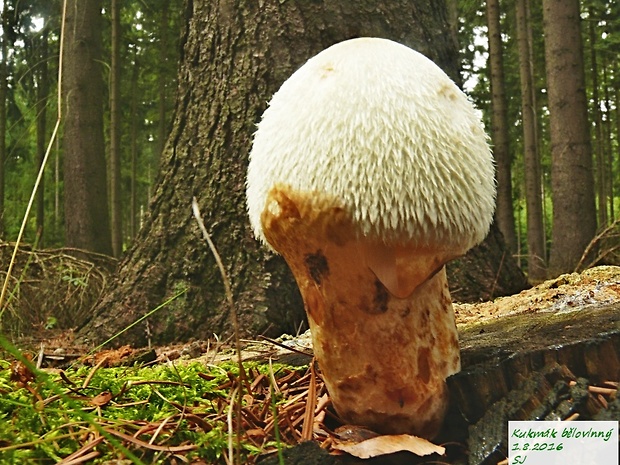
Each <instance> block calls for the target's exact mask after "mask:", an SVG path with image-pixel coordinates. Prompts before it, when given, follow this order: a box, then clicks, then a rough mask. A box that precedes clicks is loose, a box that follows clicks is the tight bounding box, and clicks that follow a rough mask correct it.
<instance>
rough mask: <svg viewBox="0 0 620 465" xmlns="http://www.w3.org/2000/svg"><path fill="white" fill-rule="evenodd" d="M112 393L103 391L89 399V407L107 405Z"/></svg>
mask: <svg viewBox="0 0 620 465" xmlns="http://www.w3.org/2000/svg"><path fill="white" fill-rule="evenodd" d="M112 397H113V396H112V393H111V392H109V391H103V392H101V393H100V394H97V395H96V396H95V397H93V398H92V399H90V405H93V406H95V407H103V406H104V405H107V404H108V403H109V402H110V401H111V400H112Z"/></svg>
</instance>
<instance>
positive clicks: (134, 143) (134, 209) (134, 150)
mask: <svg viewBox="0 0 620 465" xmlns="http://www.w3.org/2000/svg"><path fill="white" fill-rule="evenodd" d="M137 55H138V54H137V53H136V54H135V55H134V61H133V67H132V72H131V117H130V118H131V120H130V121H131V131H130V135H129V137H130V142H129V146H130V154H131V184H130V213H129V219H130V235H131V240H132V241H133V240H134V239H135V237H136V234H137V233H138V192H137V177H138V77H139V74H140V71H139V70H140V67H139V66H138V56H137Z"/></svg>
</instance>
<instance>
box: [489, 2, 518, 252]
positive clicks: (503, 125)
mask: <svg viewBox="0 0 620 465" xmlns="http://www.w3.org/2000/svg"><path fill="white" fill-rule="evenodd" d="M499 17H500V8H499V0H489V1H487V25H488V28H489V68H490V71H491V107H492V108H491V139H492V140H493V155H494V157H495V162H496V171H497V209H496V211H495V217H496V218H497V224H498V227H499V230H500V231H501V232H502V234H503V235H504V238H505V239H506V244H507V245H508V248H509V249H510V250H511V251H512V252H513V253H514V252H516V251H517V248H518V245H517V233H516V230H515V218H514V206H513V203H512V169H511V165H512V154H511V153H510V142H509V141H510V138H509V135H508V107H507V102H506V89H505V79H504V58H503V53H502V49H503V46H502V36H501V26H500V20H499Z"/></svg>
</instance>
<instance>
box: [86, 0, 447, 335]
mask: <svg viewBox="0 0 620 465" xmlns="http://www.w3.org/2000/svg"><path fill="white" fill-rule="evenodd" d="M186 15H187V20H186V22H185V24H186V25H187V26H186V29H185V31H184V32H183V36H182V44H183V47H182V56H181V63H182V64H181V69H180V76H179V88H178V99H177V107H176V113H175V119H174V123H173V128H172V132H171V134H170V136H169V139H168V143H167V145H166V148H165V150H164V153H163V158H162V165H161V173H160V180H159V183H158V185H157V187H156V190H155V194H154V197H153V199H152V203H151V206H150V215H149V217H148V218H147V219H146V223H145V225H144V226H143V227H142V229H141V230H140V232H139V233H138V236H137V238H136V241H135V245H134V246H133V247H132V248H131V249H130V251H129V252H128V253H127V255H126V257H125V258H124V260H123V261H122V263H121V265H120V268H119V271H118V277H117V279H116V281H115V282H113V283H112V285H111V287H110V288H109V290H108V292H107V295H106V296H105V297H104V299H103V300H102V301H101V302H99V304H98V305H97V306H96V308H95V312H94V315H93V318H92V319H91V320H90V321H89V322H88V323H87V325H86V326H84V327H83V328H82V329H81V330H80V335H81V336H82V337H83V338H88V339H89V340H90V341H93V342H101V341H103V340H106V339H107V338H109V337H110V336H112V335H114V334H115V333H116V332H118V331H119V330H121V329H123V328H125V327H127V326H128V325H129V324H131V323H133V322H134V321H135V320H137V319H138V318H140V317H141V316H143V315H145V314H146V313H147V312H148V311H149V310H151V309H155V308H156V307H157V306H158V305H160V304H161V303H162V302H164V301H166V299H169V298H171V297H173V296H177V295H178V297H177V298H176V299H175V300H174V301H172V302H171V303H169V304H168V305H166V306H164V307H163V308H162V309H160V310H158V311H157V312H156V313H154V314H153V315H152V316H150V317H149V319H148V326H147V325H146V324H145V323H144V322H142V323H140V324H137V325H135V326H133V327H132V328H131V329H130V330H128V331H126V332H125V333H123V335H122V337H120V338H118V339H117V340H115V344H120V343H132V344H134V345H136V346H139V345H144V344H145V343H146V342H147V341H149V340H150V341H151V342H154V343H163V342H168V341H173V340H187V339H189V338H191V337H200V338H207V337H210V336H211V335H213V334H214V333H215V334H218V335H226V334H230V332H231V326H230V323H229V321H230V318H229V311H230V310H229V308H228V307H227V306H226V305H225V295H224V288H223V285H222V277H221V276H220V274H219V271H218V270H217V267H216V265H215V261H214V258H213V256H212V254H211V253H210V251H209V249H208V246H207V244H206V243H205V242H204V241H203V239H202V238H201V234H200V231H199V228H198V226H197V224H196V221H195V220H194V219H193V218H192V213H191V201H192V197H193V196H196V197H197V198H198V201H199V204H200V208H201V210H202V215H203V219H204V222H205V224H206V226H207V228H208V230H209V232H210V235H211V237H212V239H213V242H214V243H215V245H216V247H217V249H218V251H219V254H220V255H221V257H222V260H223V262H224V264H225V267H226V271H227V273H228V275H229V276H230V278H231V281H232V287H233V294H234V300H235V307H236V311H237V312H238V315H239V321H240V323H241V327H242V330H243V334H242V336H243V335H249V336H256V335H257V334H260V333H263V334H266V335H271V336H275V335H279V334H281V333H282V332H289V333H291V332H292V333H294V332H296V331H297V330H298V329H299V328H300V327H301V325H302V324H303V322H304V321H305V314H304V310H303V305H302V301H301V297H300V296H299V291H298V290H297V286H296V284H295V282H294V280H293V278H292V275H291V273H290V271H289V270H288V268H287V267H286V265H285V263H284V261H283V260H282V259H281V257H279V256H276V255H274V254H272V253H271V252H269V251H267V250H266V249H265V248H262V247H260V245H259V243H258V242H257V241H256V240H255V239H254V237H253V235H252V233H251V231H250V228H249V222H248V220H247V214H246V209H245V176H246V169H247V161H248V153H249V149H250V146H251V144H252V133H253V132H254V130H255V124H256V123H257V122H258V120H259V118H260V116H261V114H262V112H263V111H264V109H265V107H266V102H267V101H268V100H269V98H270V96H271V95H272V94H273V93H274V92H275V91H276V90H277V89H278V87H279V86H280V85H281V84H282V82H283V81H284V80H285V79H286V78H287V77H288V76H289V75H290V74H291V73H292V72H293V71H294V70H296V69H297V68H298V67H299V66H300V65H302V64H303V63H304V61H305V60H307V59H308V58H310V57H311V56H313V55H315V54H316V53H318V52H319V51H320V50H322V49H324V48H326V47H328V46H330V45H332V44H334V43H336V42H339V41H342V40H345V39H348V38H352V37H357V36H379V37H386V38H391V39H394V40H398V41H400V42H402V43H405V44H406V45H409V46H411V47H413V48H415V49H418V50H419V51H421V52H422V53H424V54H426V55H427V56H429V57H430V58H431V59H433V60H434V61H435V62H436V63H438V64H439V65H440V66H441V67H443V68H444V70H446V71H447V72H448V74H449V75H451V76H452V77H453V78H454V79H458V70H457V67H456V62H457V61H456V60H457V50H456V48H455V46H454V43H453V41H452V40H451V37H450V35H449V34H445V33H444V31H446V30H447V22H446V17H445V15H446V11H445V6H444V4H443V3H442V2H439V3H438V2H433V1H431V0H427V1H423V2H415V3H411V2H409V1H406V0H399V1H393V2H389V3H376V2H374V1H360V2H334V1H327V0H326V1H316V2H290V1H289V2H280V1H276V0H267V1H264V2H241V1H234V0H219V1H213V0H208V1H207V0H203V1H197V0H195V1H193V2H189V5H188V8H187V10H186ZM147 331H148V334H147Z"/></svg>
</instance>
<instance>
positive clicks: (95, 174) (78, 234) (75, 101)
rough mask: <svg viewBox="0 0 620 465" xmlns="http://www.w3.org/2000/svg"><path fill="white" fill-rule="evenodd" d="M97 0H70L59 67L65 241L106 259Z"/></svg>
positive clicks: (107, 233) (108, 247)
mask: <svg viewBox="0 0 620 465" xmlns="http://www.w3.org/2000/svg"><path fill="white" fill-rule="evenodd" d="M101 8H102V4H101V1H100V0H99V1H98V0H89V1H87V2H85V1H83V0H69V1H68V2H67V16H66V23H65V31H66V34H65V44H64V53H63V65H62V66H63V68H62V76H63V82H62V90H63V100H64V101H63V108H64V110H63V115H64V116H63V117H64V137H63V147H64V181H65V182H64V197H65V243H66V245H67V246H68V247H74V248H79V249H85V250H89V251H92V252H99V253H103V254H108V255H110V254H111V253H112V244H111V240H110V219H109V213H108V202H107V185H106V184H107V181H106V179H107V176H106V163H105V143H104V138H103V95H104V87H103V75H102V69H101V48H102V37H101Z"/></svg>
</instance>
